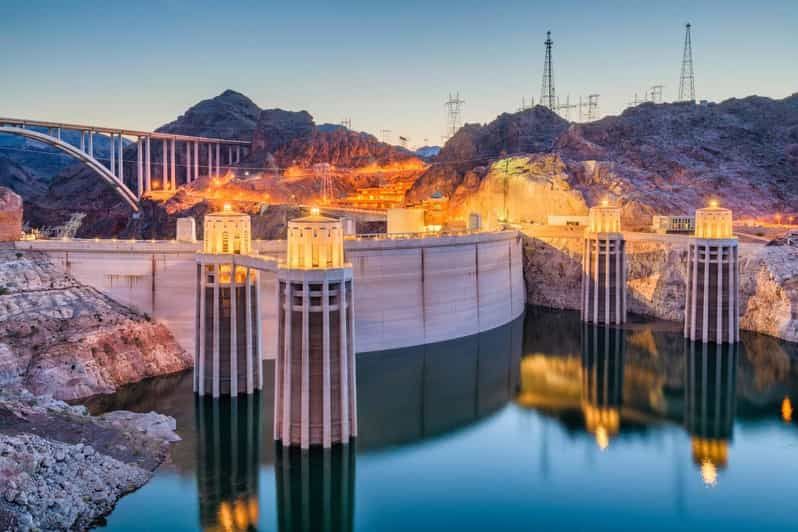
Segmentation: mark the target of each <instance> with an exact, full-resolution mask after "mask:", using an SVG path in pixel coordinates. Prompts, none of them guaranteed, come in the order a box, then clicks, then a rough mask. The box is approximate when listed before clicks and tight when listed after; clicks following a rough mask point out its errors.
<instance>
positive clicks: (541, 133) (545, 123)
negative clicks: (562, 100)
mask: <svg viewBox="0 0 798 532" xmlns="http://www.w3.org/2000/svg"><path fill="white" fill-rule="evenodd" d="M567 129H568V122H567V121H565V120H564V119H562V118H560V117H559V116H558V115H557V114H556V113H554V112H552V111H550V110H549V109H547V108H545V107H541V106H537V107H534V108H532V109H527V110H524V111H520V112H517V113H503V114H501V115H499V116H498V117H496V119H495V120H493V121H492V122H490V123H489V124H485V125H480V124H466V125H464V126H463V127H462V128H460V130H459V131H458V132H457V133H456V134H455V135H454V136H453V137H452V138H450V139H449V140H448V141H446V144H445V145H444V146H443V148H441V151H440V153H438V156H437V158H436V160H435V164H433V165H432V166H431V167H430V169H429V170H427V172H425V173H424V174H423V175H422V176H421V177H420V178H419V179H418V181H416V183H415V185H413V187H412V188H411V189H410V190H409V191H408V193H407V199H408V201H411V202H416V201H420V200H423V199H426V198H428V197H429V196H430V195H431V194H432V193H434V192H441V193H442V194H444V195H447V196H451V195H452V194H454V192H455V190H456V189H457V188H458V187H459V186H460V185H461V184H462V183H463V181H464V179H466V176H467V175H469V174H470V173H471V178H472V180H473V178H474V177H476V178H477V179H481V178H482V177H484V175H485V169H486V167H487V166H488V165H489V164H490V163H491V162H492V161H493V160H495V159H496V158H497V157H500V156H501V155H502V154H517V153H547V152H550V151H551V150H552V149H553V147H554V144H555V142H556V141H557V139H558V138H559V136H560V135H561V134H562V133H563V132H564V131H566V130H567Z"/></svg>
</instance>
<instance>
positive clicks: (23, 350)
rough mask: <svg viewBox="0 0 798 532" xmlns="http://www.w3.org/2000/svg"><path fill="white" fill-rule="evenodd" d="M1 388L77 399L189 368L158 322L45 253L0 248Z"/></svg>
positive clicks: (183, 354)
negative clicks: (80, 278)
mask: <svg viewBox="0 0 798 532" xmlns="http://www.w3.org/2000/svg"><path fill="white" fill-rule="evenodd" d="M0 287H2V295H0V386H8V385H12V384H22V385H24V386H25V387H27V388H28V389H29V390H30V391H32V392H33V393H36V394H50V395H52V396H53V397H56V398H58V399H76V398H80V397H88V396H91V395H95V394H99V393H110V392H113V391H114V390H116V388H117V387H118V386H120V385H122V384H126V383H130V382H136V381H139V380H141V379H144V378H147V377H152V376H156V375H164V374H167V373H174V372H177V371H181V370H184V369H186V368H190V367H191V365H192V363H193V361H192V358H191V356H190V355H189V354H187V353H186V352H185V351H183V350H182V349H181V348H180V346H179V345H178V344H177V342H176V341H175V339H174V338H173V337H172V335H171V333H170V332H169V331H168V330H167V329H166V327H164V326H163V325H160V324H157V323H154V322H152V321H150V320H149V319H148V318H147V317H146V316H142V315H139V314H136V313H134V312H133V311H131V310H129V309H128V308H126V307H123V306H122V305H119V304H118V303H116V302H114V301H113V300H111V299H109V298H107V297H105V296H103V295H102V294H100V293H99V292H97V291H96V290H94V289H93V288H90V287H88V286H84V285H81V284H80V283H78V282H77V281H75V279H73V278H72V277H70V276H69V275H66V274H65V273H64V272H62V271H60V270H59V269H58V268H57V267H55V266H54V265H53V264H52V263H51V262H50V261H49V260H48V259H47V258H46V257H45V256H44V255H42V254H38V253H34V252H26V253H24V254H23V253H20V252H17V251H14V250H13V249H3V250H0Z"/></svg>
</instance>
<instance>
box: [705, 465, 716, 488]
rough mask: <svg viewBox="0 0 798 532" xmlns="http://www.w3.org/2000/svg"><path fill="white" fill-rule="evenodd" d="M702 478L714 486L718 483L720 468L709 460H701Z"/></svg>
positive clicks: (708, 484) (707, 483)
mask: <svg viewBox="0 0 798 532" xmlns="http://www.w3.org/2000/svg"><path fill="white" fill-rule="evenodd" d="M701 479H702V480H703V481H704V484H706V485H707V486H710V487H714V486H715V485H717V483H718V468H717V467H715V464H713V463H712V462H711V461H709V460H704V461H703V462H701Z"/></svg>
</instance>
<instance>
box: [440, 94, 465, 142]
mask: <svg viewBox="0 0 798 532" xmlns="http://www.w3.org/2000/svg"><path fill="white" fill-rule="evenodd" d="M464 103H465V100H462V99H460V92H459V91H458V92H457V94H455V95H454V96H452V93H451V92H450V93H449V99H448V100H446V102H444V105H445V106H446V133H447V135H448V136H449V138H451V137H454V135H455V133H457V131H458V130H459V129H460V127H462V125H463V122H462V119H463V116H462V115H463V104H464Z"/></svg>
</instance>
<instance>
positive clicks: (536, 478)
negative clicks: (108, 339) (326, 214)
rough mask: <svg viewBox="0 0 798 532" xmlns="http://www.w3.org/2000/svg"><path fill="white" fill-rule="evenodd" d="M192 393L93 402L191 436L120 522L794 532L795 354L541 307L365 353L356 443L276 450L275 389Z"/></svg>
mask: <svg viewBox="0 0 798 532" xmlns="http://www.w3.org/2000/svg"><path fill="white" fill-rule="evenodd" d="M272 371H273V368H272V365H271V363H267V367H266V375H268V376H269V377H270V378H269V379H267V382H266V383H265V390H264V392H263V393H262V394H260V395H258V396H255V397H249V398H245V399H239V400H238V401H230V400H223V401H216V402H214V401H210V400H203V401H197V400H195V398H194V395H193V394H192V391H191V373H190V372H189V373H184V374H181V375H178V376H171V377H165V378H159V379H153V380H151V381H148V382H145V383H140V384H138V385H134V386H131V387H128V388H126V389H124V390H123V391H120V392H119V393H117V394H114V395H111V396H106V397H101V398H95V399H93V400H92V401H90V403H89V406H90V408H91V410H92V411H93V412H102V411H106V410H112V409H120V408H124V409H129V410H134V411H149V410H157V411H159V412H162V413H165V414H168V415H171V416H174V417H175V418H176V419H177V428H178V432H179V433H180V435H181V436H182V438H183V441H182V442H180V443H178V444H176V445H175V446H174V447H173V451H172V462H171V463H170V464H167V465H165V466H163V467H162V468H161V469H160V470H159V471H158V472H157V474H156V476H155V477H154V479H153V480H152V481H151V482H150V483H149V484H147V485H146V486H145V487H144V488H142V489H141V490H139V491H137V492H135V493H133V494H131V495H129V496H127V497H125V498H124V499H122V500H121V501H120V502H119V504H118V505H117V508H116V509H115V510H114V512H113V513H112V514H111V515H110V516H109V517H108V520H107V524H106V527H107V528H108V529H110V530H152V531H160V530H197V529H205V530H255V529H257V530H344V531H348V530H448V529H460V530H497V529H501V530H533V529H537V530H553V529H581V530H613V531H617V530H672V529H675V528H682V529H699V528H700V529H717V530H752V529H756V530H788V529H789V530H796V529H797V528H798V512H797V511H796V509H795V508H796V488H797V487H798V459H797V458H798V423H797V422H798V415H796V419H795V420H793V421H790V420H791V418H792V417H793V414H792V407H793V405H796V406H798V346H796V345H795V344H786V343H783V342H779V341H777V340H775V339H773V338H769V337H765V336H760V335H753V334H744V335H743V341H742V343H741V344H740V345H739V346H738V347H737V348H736V349H735V348H730V349H724V350H721V351H714V350H713V351H703V350H702V349H701V348H700V346H695V345H691V344H686V343H685V342H684V341H683V339H682V338H681V334H680V331H679V328H678V325H674V324H665V323H660V322H655V323H644V322H641V323H632V324H630V325H628V326H627V327H626V328H625V330H622V331H619V330H606V329H596V328H584V327H583V326H582V324H581V323H580V322H579V317H578V314H576V313H572V312H554V311H544V310H540V309H534V308H530V309H528V310H527V315H526V317H525V319H521V320H518V321H517V322H515V323H513V324H511V325H508V326H505V327H502V328H499V329H497V330H494V331H490V332H488V333H484V334H482V335H479V336H475V337H470V338H466V339H461V340H455V341H452V342H446V343H442V344H435V345H430V346H426V347H419V348H412V349H403V350H395V351H385V352H381V353H369V354H364V355H362V356H359V358H358V375H357V377H358V378H357V381H358V401H359V404H358V419H359V429H360V434H359V437H358V440H357V442H356V444H355V445H352V446H347V447H338V448H335V449H334V450H333V451H331V452H327V453H325V452H323V451H313V452H310V453H304V454H303V453H301V452H297V451H290V452H286V451H281V449H280V448H279V447H277V446H275V444H274V442H273V439H272V420H273V413H272V405H273V388H272V382H271V372H272Z"/></svg>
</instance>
